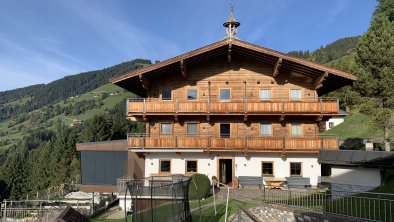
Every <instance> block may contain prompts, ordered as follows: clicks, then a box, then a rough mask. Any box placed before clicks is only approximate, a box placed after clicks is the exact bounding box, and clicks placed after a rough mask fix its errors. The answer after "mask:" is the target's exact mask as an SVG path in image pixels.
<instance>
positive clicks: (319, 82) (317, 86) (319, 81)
mask: <svg viewBox="0 0 394 222" xmlns="http://www.w3.org/2000/svg"><path fill="white" fill-rule="evenodd" d="M327 76H328V72H327V71H325V72H324V73H323V74H322V75H320V76H319V77H317V79H316V81H315V90H317V89H320V88H321V87H323V82H324V80H326V78H327Z"/></svg>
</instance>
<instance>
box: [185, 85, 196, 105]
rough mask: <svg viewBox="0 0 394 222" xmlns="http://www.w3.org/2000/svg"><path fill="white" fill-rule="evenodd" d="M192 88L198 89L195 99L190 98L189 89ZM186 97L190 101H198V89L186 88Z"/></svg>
mask: <svg viewBox="0 0 394 222" xmlns="http://www.w3.org/2000/svg"><path fill="white" fill-rule="evenodd" d="M191 90H195V91H196V98H195V99H189V91H191ZM186 99H187V101H190V102H193V101H197V100H198V89H196V88H189V89H186Z"/></svg>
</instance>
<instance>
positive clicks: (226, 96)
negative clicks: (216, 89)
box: [220, 89, 230, 102]
mask: <svg viewBox="0 0 394 222" xmlns="http://www.w3.org/2000/svg"><path fill="white" fill-rule="evenodd" d="M220 101H221V102H226V101H230V89H220Z"/></svg>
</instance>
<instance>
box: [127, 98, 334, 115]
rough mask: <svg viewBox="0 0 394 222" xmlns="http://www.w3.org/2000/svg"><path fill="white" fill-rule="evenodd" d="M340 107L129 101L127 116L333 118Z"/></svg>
mask: <svg viewBox="0 0 394 222" xmlns="http://www.w3.org/2000/svg"><path fill="white" fill-rule="evenodd" d="M338 110H339V106H338V102H337V101H336V100H320V101H313V102H311V101H256V100H243V101H242V100H238V101H228V102H218V101H216V102H212V101H208V100H206V101H178V100H173V101H162V100H156V99H155V100H152V99H150V100H144V101H142V102H141V101H131V100H130V101H129V102H128V105H127V111H128V113H129V115H149V114H152V115H156V114H160V113H167V114H193V113H195V114H208V113H211V114H215V115H227V114H243V113H248V114H264V113H273V114H275V113H277V114H283V113H284V114H317V115H319V114H335V113H338Z"/></svg>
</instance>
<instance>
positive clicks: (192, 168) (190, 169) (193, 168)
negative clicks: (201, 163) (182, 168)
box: [186, 160, 197, 173]
mask: <svg viewBox="0 0 394 222" xmlns="http://www.w3.org/2000/svg"><path fill="white" fill-rule="evenodd" d="M186 173H197V160H186Z"/></svg>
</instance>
